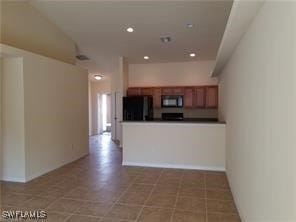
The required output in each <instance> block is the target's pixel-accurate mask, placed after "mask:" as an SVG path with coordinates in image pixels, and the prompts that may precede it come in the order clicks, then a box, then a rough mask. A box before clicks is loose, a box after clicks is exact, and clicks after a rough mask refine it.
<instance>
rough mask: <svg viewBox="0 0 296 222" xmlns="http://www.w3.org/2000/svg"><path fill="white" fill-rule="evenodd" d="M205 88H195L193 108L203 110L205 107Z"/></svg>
mask: <svg viewBox="0 0 296 222" xmlns="http://www.w3.org/2000/svg"><path fill="white" fill-rule="evenodd" d="M205 92H206V90H205V87H203V86H201V87H196V88H195V95H194V106H195V107H197V108H204V107H205V99H206V98H205V96H206V95H205Z"/></svg>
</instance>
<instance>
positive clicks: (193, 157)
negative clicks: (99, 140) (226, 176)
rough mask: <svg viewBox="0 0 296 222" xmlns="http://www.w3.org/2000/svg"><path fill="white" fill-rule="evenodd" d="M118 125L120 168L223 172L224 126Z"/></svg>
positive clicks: (174, 124) (184, 124) (192, 124)
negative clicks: (120, 132)
mask: <svg viewBox="0 0 296 222" xmlns="http://www.w3.org/2000/svg"><path fill="white" fill-rule="evenodd" d="M122 126H123V164H124V165H136V166H152V167H169V168H170V167H172V168H186V169H204V170H225V125H224V124H215V123H213V124H202V123H201V124H198V123H161V122H159V123H156V122H151V123H149V122H146V123H143V122H123V123H122ZM175 135H178V136H175Z"/></svg>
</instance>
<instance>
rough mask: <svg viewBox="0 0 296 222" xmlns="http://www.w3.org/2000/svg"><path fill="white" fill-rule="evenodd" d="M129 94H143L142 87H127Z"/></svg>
mask: <svg viewBox="0 0 296 222" xmlns="http://www.w3.org/2000/svg"><path fill="white" fill-rule="evenodd" d="M127 95H128V96H140V95H141V88H138V87H133V88H128V89H127Z"/></svg>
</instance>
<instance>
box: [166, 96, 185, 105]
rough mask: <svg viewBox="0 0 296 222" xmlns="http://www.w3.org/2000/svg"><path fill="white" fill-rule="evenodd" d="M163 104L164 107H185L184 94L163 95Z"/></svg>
mask: <svg viewBox="0 0 296 222" xmlns="http://www.w3.org/2000/svg"><path fill="white" fill-rule="evenodd" d="M161 106H162V107H164V108H165V107H180V108H181V107H183V96H176V95H171V96H165V95H162V96H161Z"/></svg>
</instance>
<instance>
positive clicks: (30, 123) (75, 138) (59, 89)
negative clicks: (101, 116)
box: [1, 45, 88, 180]
mask: <svg viewBox="0 0 296 222" xmlns="http://www.w3.org/2000/svg"><path fill="white" fill-rule="evenodd" d="M1 50H2V52H3V53H4V54H6V55H14V56H18V57H22V61H23V71H22V74H21V75H20V76H21V77H22V78H23V84H22V86H23V92H20V93H19V94H20V95H19V96H20V97H22V98H23V102H24V105H23V106H24V108H23V110H22V109H21V108H15V107H13V110H14V112H20V113H18V116H22V115H23V119H24V120H23V121H24V129H23V133H24V147H25V166H26V167H25V168H23V169H24V170H25V173H26V176H25V179H26V180H30V179H32V178H34V177H37V176H40V175H42V174H44V173H46V172H48V171H51V170H53V169H55V168H58V167H60V166H62V165H64V164H67V163H69V162H71V161H74V160H76V159H78V158H80V157H82V156H84V155H86V154H87V153H88V99H87V98H88V74H87V71H86V70H81V69H79V68H78V67H77V66H73V65H70V64H67V63H64V62H60V61H57V60H54V59H50V58H47V57H44V56H40V55H37V54H33V53H30V52H27V51H24V50H20V49H16V48H13V47H10V46H6V45H1ZM11 82H13V81H11ZM3 85H7V84H3ZM7 88H9V90H11V91H12V89H13V88H10V87H7ZM13 95H14V94H11V93H10V94H9V95H8V96H4V98H8V99H7V100H8V101H9V104H13V105H14V106H16V105H21V101H20V102H19V101H17V99H16V98H14V97H12V96H13ZM9 104H8V105H6V103H5V102H4V110H5V109H7V108H9V107H10V106H12V105H10V106H9ZM11 109H12V108H11ZM12 114H13V112H11V113H10V114H9V115H12ZM3 117H4V118H3V119H8V118H6V117H5V114H3ZM16 122H17V123H18V124H19V123H20V122H21V121H16ZM6 129H7V127H6V126H5V124H4V130H6ZM18 129H21V128H18ZM14 133H15V130H14ZM10 135H13V134H10ZM13 139H14V140H15V138H14V137H13ZM7 148H8V149H11V146H9V147H7ZM3 158H4V161H10V160H11V159H10V157H9V156H7V155H5V153H4V155H3ZM10 162H11V161H10ZM12 164H13V165H14V166H17V165H16V164H17V163H16V162H12Z"/></svg>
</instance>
